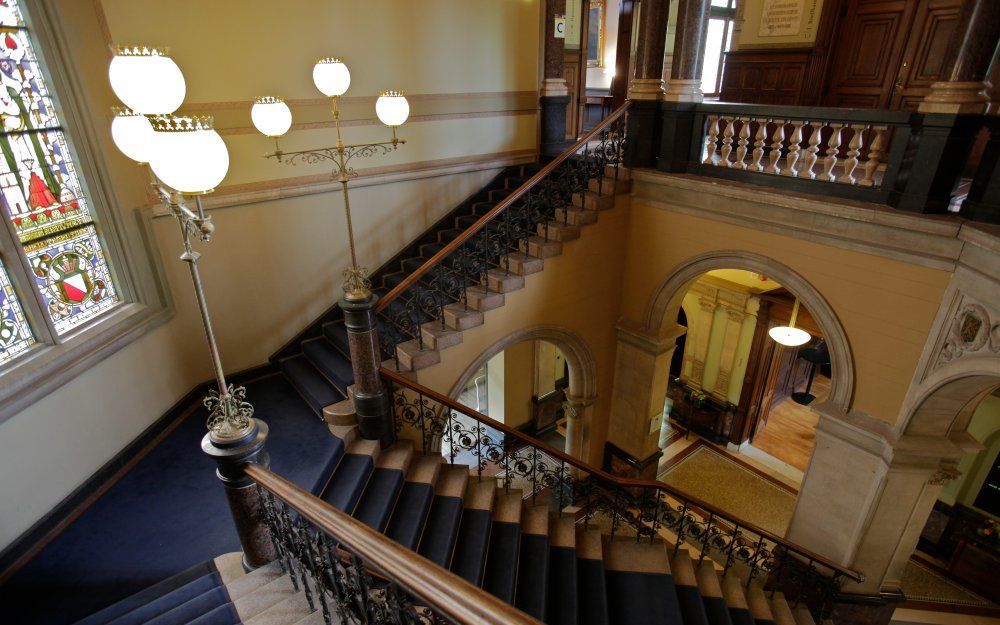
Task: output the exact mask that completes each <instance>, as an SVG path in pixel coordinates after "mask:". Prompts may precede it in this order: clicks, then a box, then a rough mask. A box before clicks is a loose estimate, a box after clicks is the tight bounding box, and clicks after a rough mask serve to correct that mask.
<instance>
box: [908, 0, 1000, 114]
mask: <svg viewBox="0 0 1000 625" xmlns="http://www.w3.org/2000/svg"><path fill="white" fill-rule="evenodd" d="M998 42H1000V2H997V1H996V0H966V1H965V2H963V3H962V9H961V12H960V13H959V15H958V24H957V25H956V26H955V32H954V34H953V35H952V38H951V41H950V42H949V44H948V51H947V52H946V53H945V62H944V64H943V67H944V69H943V70H942V73H941V75H940V76H938V80H939V82H936V83H934V84H932V85H931V92H930V93H929V94H927V96H926V97H925V98H924V100H923V102H921V103H920V107H919V108H918V110H919V111H920V112H921V113H951V114H963V113H971V114H982V113H985V112H986V107H987V105H988V104H989V100H990V98H989V95H988V94H987V90H988V89H989V83H988V82H987V78H988V76H989V71H990V64H991V62H993V60H994V59H995V58H996V55H997V44H998Z"/></svg>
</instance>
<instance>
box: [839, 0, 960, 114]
mask: <svg viewBox="0 0 1000 625" xmlns="http://www.w3.org/2000/svg"><path fill="white" fill-rule="evenodd" d="M961 4H962V0H848V2H847V4H846V7H845V13H844V17H843V22H842V24H841V27H840V34H841V36H840V38H839V41H836V42H835V44H834V52H833V64H832V71H831V75H830V80H829V83H828V87H827V93H826V98H825V104H828V105H829V106H844V107H855V108H882V109H886V108H892V109H915V108H916V106H917V104H918V103H919V102H920V100H921V99H922V98H923V96H924V95H926V94H927V92H928V90H929V88H930V85H931V83H933V82H934V81H935V80H936V79H937V75H938V73H939V72H940V70H941V63H942V60H943V57H944V54H945V50H946V49H947V47H948V40H949V38H950V37H951V34H952V32H953V30H954V28H955V24H956V21H957V18H958V10H959V8H960V7H961Z"/></svg>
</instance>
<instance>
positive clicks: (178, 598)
mask: <svg viewBox="0 0 1000 625" xmlns="http://www.w3.org/2000/svg"><path fill="white" fill-rule="evenodd" d="M207 565H208V563H203V564H201V565H199V567H204V568H203V569H199V571H198V572H201V573H202V575H200V576H198V577H194V578H192V579H187V578H186V576H185V574H184V573H181V574H180V575H179V576H177V577H178V578H179V579H177V580H173V579H168V580H165V582H169V584H167V583H163V584H157V585H156V586H154V587H152V588H150V589H147V590H145V591H142V592H140V593H137V594H135V595H133V596H132V597H127V598H125V599H123V600H122V601H121V602H119V603H120V604H121V605H119V604H114V605H112V606H109V607H108V608H107V609H106V611H105V610H102V611H101V612H98V613H97V614H95V615H93V616H92V617H89V618H87V619H85V620H84V621H82V622H83V623H88V624H90V623H94V624H95V625H96V623H113V624H114V625H133V624H135V625H139V624H141V623H147V622H149V621H151V620H153V619H155V618H156V617H158V616H160V615H161V614H164V613H166V612H169V611H171V610H173V609H174V608H177V607H179V606H183V605H184V604H186V603H187V602H189V601H191V600H193V599H197V598H198V597H200V596H202V595H204V594H205V593H206V592H209V591H211V590H212V589H217V588H219V587H220V586H219V585H220V580H219V576H218V575H217V574H216V573H215V572H214V570H210V569H209V567H208V566H207ZM185 573H187V571H185ZM153 589H155V593H154V592H149V591H152V590H153ZM100 615H103V616H102V617H101V620H94V619H95V618H96V617H99V616H100Z"/></svg>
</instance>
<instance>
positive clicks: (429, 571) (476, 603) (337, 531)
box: [247, 465, 541, 625]
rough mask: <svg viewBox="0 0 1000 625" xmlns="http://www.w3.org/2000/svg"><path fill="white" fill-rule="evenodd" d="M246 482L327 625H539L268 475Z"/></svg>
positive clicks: (282, 558) (295, 580)
mask: <svg viewBox="0 0 1000 625" xmlns="http://www.w3.org/2000/svg"><path fill="white" fill-rule="evenodd" d="M247 474H248V475H249V476H250V477H251V478H253V480H254V481H256V482H257V489H258V493H259V496H260V504H261V505H260V514H261V515H262V517H263V519H264V522H265V525H266V527H267V529H268V533H269V534H270V536H269V537H265V539H268V538H269V539H270V540H272V541H273V543H274V547H275V551H276V552H277V553H278V564H279V565H280V566H281V569H282V571H283V572H284V573H286V574H288V575H289V577H290V578H291V581H292V586H293V588H294V590H295V591H296V592H300V591H301V592H303V593H304V594H305V598H306V602H307V603H308V605H309V609H310V610H312V611H314V612H315V611H316V610H321V611H322V614H323V619H324V621H325V622H326V624H327V625H334V624H335V623H336V624H338V625H438V624H445V623H452V624H456V625H465V624H468V623H482V622H486V621H485V618H486V616H487V615H489V618H491V619H495V621H494V622H497V623H504V624H507V625H541V623H540V622H539V621H538V620H536V619H534V618H532V617H531V616H529V615H527V614H525V613H524V612H521V611H520V610H518V609H516V608H514V607H513V606H510V605H508V604H506V603H504V602H502V601H500V600H499V599H497V598H496V597H494V596H492V595H490V594H488V593H486V592H485V591H483V590H480V589H479V588H477V587H475V586H473V585H471V584H469V583H468V582H466V581H465V580H463V579H462V578H460V577H458V576H457V575H454V574H453V573H451V572H449V571H447V570H445V569H443V568H441V567H439V566H437V565H436V564H433V563H431V562H430V561H428V560H426V559H424V558H422V557H421V556H418V555H416V554H415V553H413V552H412V551H410V550H409V549H406V548H405V547H403V546H402V545H399V544H398V543H396V542H394V541H393V540H391V539H389V538H387V537H385V536H383V535H382V534H380V533H378V532H376V531H375V530H373V529H371V528H369V527H368V526H366V525H365V524H363V523H361V522H360V521H357V520H355V519H353V518H352V517H351V516H350V515H347V514H345V513H343V512H341V511H339V510H337V509H336V508H334V507H333V506H331V505H329V504H327V503H326V502H324V501H322V500H320V499H319V498H317V497H315V496H314V495H311V494H310V493H308V492H306V491H303V490H302V489H300V488H298V487H297V486H295V485H294V484H292V483H291V482H288V481H287V480H285V479H284V478H282V477H280V476H278V475H276V474H274V473H272V472H271V471H269V470H267V469H265V468H264V467H261V466H260V465H249V466H248V467H247Z"/></svg>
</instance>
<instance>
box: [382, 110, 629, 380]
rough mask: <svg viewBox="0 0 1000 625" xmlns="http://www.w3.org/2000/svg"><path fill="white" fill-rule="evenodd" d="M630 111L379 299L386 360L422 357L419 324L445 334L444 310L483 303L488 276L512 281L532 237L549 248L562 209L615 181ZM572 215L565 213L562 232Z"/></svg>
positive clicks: (586, 138)
mask: <svg viewBox="0 0 1000 625" xmlns="http://www.w3.org/2000/svg"><path fill="white" fill-rule="evenodd" d="M628 106H629V105H628V104H627V103H626V104H625V105H623V106H622V107H621V108H619V109H618V110H617V111H615V112H614V113H613V114H612V115H611V116H609V117H608V118H607V119H605V120H604V121H603V122H602V123H601V124H600V125H598V126H597V127H596V128H594V130H592V131H590V132H589V133H587V134H586V135H585V136H584V137H583V138H581V139H580V140H579V141H577V142H576V143H575V144H574V145H573V146H572V147H570V148H569V149H567V150H566V151H565V152H563V153H562V154H560V155H559V156H558V157H556V158H555V159H553V160H552V161H551V162H549V163H548V164H547V165H545V167H543V168H542V169H541V170H540V171H539V172H538V173H536V174H535V175H534V176H532V177H531V178H529V179H528V180H527V181H526V182H525V183H524V184H522V185H521V186H520V187H519V188H517V189H515V190H514V191H513V192H511V194H510V195H509V196H508V197H506V198H505V199H504V200H502V201H501V202H499V203H498V204H497V205H496V206H494V207H493V208H491V209H490V210H489V211H488V212H487V213H486V214H484V215H483V216H482V217H480V218H479V219H478V220H477V221H476V222H475V223H474V224H472V225H471V226H470V227H469V228H468V229H467V230H465V231H464V232H463V233H462V234H461V235H459V236H458V237H456V238H455V239H454V240H453V241H451V242H449V243H448V244H447V245H446V246H445V247H444V249H442V250H441V251H439V252H438V253H437V254H435V255H434V256H433V257H432V258H430V259H428V260H427V262H426V263H424V265H423V266H421V267H420V268H418V269H417V270H416V271H415V272H413V273H412V274H411V275H410V276H408V277H407V279H406V280H404V281H403V282H402V283H400V284H399V285H398V286H397V287H396V288H394V289H393V290H392V291H390V292H389V293H387V294H386V295H385V296H384V297H383V298H382V299H381V301H380V302H379V304H378V307H377V308H376V314H377V315H378V323H379V343H380V347H381V349H382V353H383V357H384V358H386V359H391V358H395V357H396V346H397V345H399V344H400V343H403V342H406V341H410V340H415V341H417V345H418V347H419V349H420V350H423V349H424V347H425V346H424V339H423V336H422V333H421V332H420V327H421V326H422V325H424V324H427V323H436V324H439V325H440V328H441V329H442V330H444V329H445V328H446V324H445V307H446V306H449V305H456V306H458V307H460V308H461V309H462V310H468V309H469V308H470V305H469V293H470V289H478V290H479V292H478V293H477V295H478V296H480V297H485V296H488V295H489V294H490V293H491V292H493V291H494V290H495V287H494V286H493V285H492V284H491V282H490V279H489V272H491V271H493V270H495V271H497V272H500V275H503V276H507V275H510V273H511V262H510V256H509V255H510V254H512V253H516V252H519V251H525V252H526V251H527V244H526V241H527V240H528V239H530V238H531V237H533V236H540V237H541V238H542V240H545V241H547V240H548V239H549V234H550V233H549V224H550V223H552V222H554V221H556V218H557V212H558V210H559V209H565V208H567V207H569V206H571V205H573V199H574V195H580V196H581V197H582V198H583V199H584V201H585V198H586V196H587V195H588V194H594V193H597V194H600V193H601V192H602V191H604V190H605V189H606V188H607V185H608V184H609V180H617V179H618V177H619V175H621V172H620V171H619V169H620V167H621V164H622V159H623V154H624V145H625V112H626V110H627V109H628ZM583 203H584V202H581V204H583ZM569 213H570V212H569V211H567V210H563V211H562V216H561V217H562V219H561V221H562V223H563V224H564V225H567V224H569V218H570V217H569ZM557 223H558V222H557ZM397 364H398V363H397ZM397 368H398V367H397Z"/></svg>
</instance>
